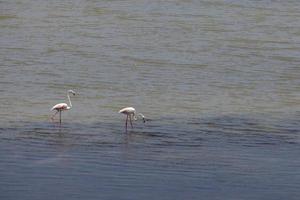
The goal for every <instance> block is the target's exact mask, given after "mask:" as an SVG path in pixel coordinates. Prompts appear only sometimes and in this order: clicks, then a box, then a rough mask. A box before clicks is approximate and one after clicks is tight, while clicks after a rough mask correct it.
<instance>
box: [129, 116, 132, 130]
mask: <svg viewBox="0 0 300 200" xmlns="http://www.w3.org/2000/svg"><path fill="white" fill-rule="evenodd" d="M129 120H130V125H131V128H133V125H132V118H131V115H129Z"/></svg>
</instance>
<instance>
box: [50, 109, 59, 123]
mask: <svg viewBox="0 0 300 200" xmlns="http://www.w3.org/2000/svg"><path fill="white" fill-rule="evenodd" d="M57 113H58V110H57V111H56V112H55V113H54V114H53V115H52V116H51V120H52V121H53V120H54V117H55V115H56V114H57Z"/></svg>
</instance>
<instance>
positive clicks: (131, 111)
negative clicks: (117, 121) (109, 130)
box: [119, 107, 146, 131]
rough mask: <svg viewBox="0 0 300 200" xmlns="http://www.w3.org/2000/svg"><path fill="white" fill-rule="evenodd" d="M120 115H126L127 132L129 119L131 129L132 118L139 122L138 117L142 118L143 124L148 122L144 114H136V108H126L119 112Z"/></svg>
mask: <svg viewBox="0 0 300 200" xmlns="http://www.w3.org/2000/svg"><path fill="white" fill-rule="evenodd" d="M119 113H122V114H124V115H126V123H125V127H126V131H127V123H128V118H129V121H130V125H131V128H133V125H132V117H133V119H134V120H137V117H136V116H137V115H138V116H141V117H142V119H143V122H144V123H145V122H146V119H145V116H144V115H143V114H142V113H138V114H136V111H135V108H133V107H126V108H123V109H121V110H120V111H119Z"/></svg>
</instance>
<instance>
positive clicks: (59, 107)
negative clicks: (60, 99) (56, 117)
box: [51, 103, 71, 111]
mask: <svg viewBox="0 0 300 200" xmlns="http://www.w3.org/2000/svg"><path fill="white" fill-rule="evenodd" d="M70 109H71V107H70V106H68V104H66V103H58V104H56V105H55V106H53V107H52V108H51V111H52V110H57V111H60V110H61V111H63V110H70Z"/></svg>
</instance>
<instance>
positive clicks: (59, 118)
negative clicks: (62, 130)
mask: <svg viewBox="0 0 300 200" xmlns="http://www.w3.org/2000/svg"><path fill="white" fill-rule="evenodd" d="M59 123H60V124H61V110H60V111H59Z"/></svg>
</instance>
